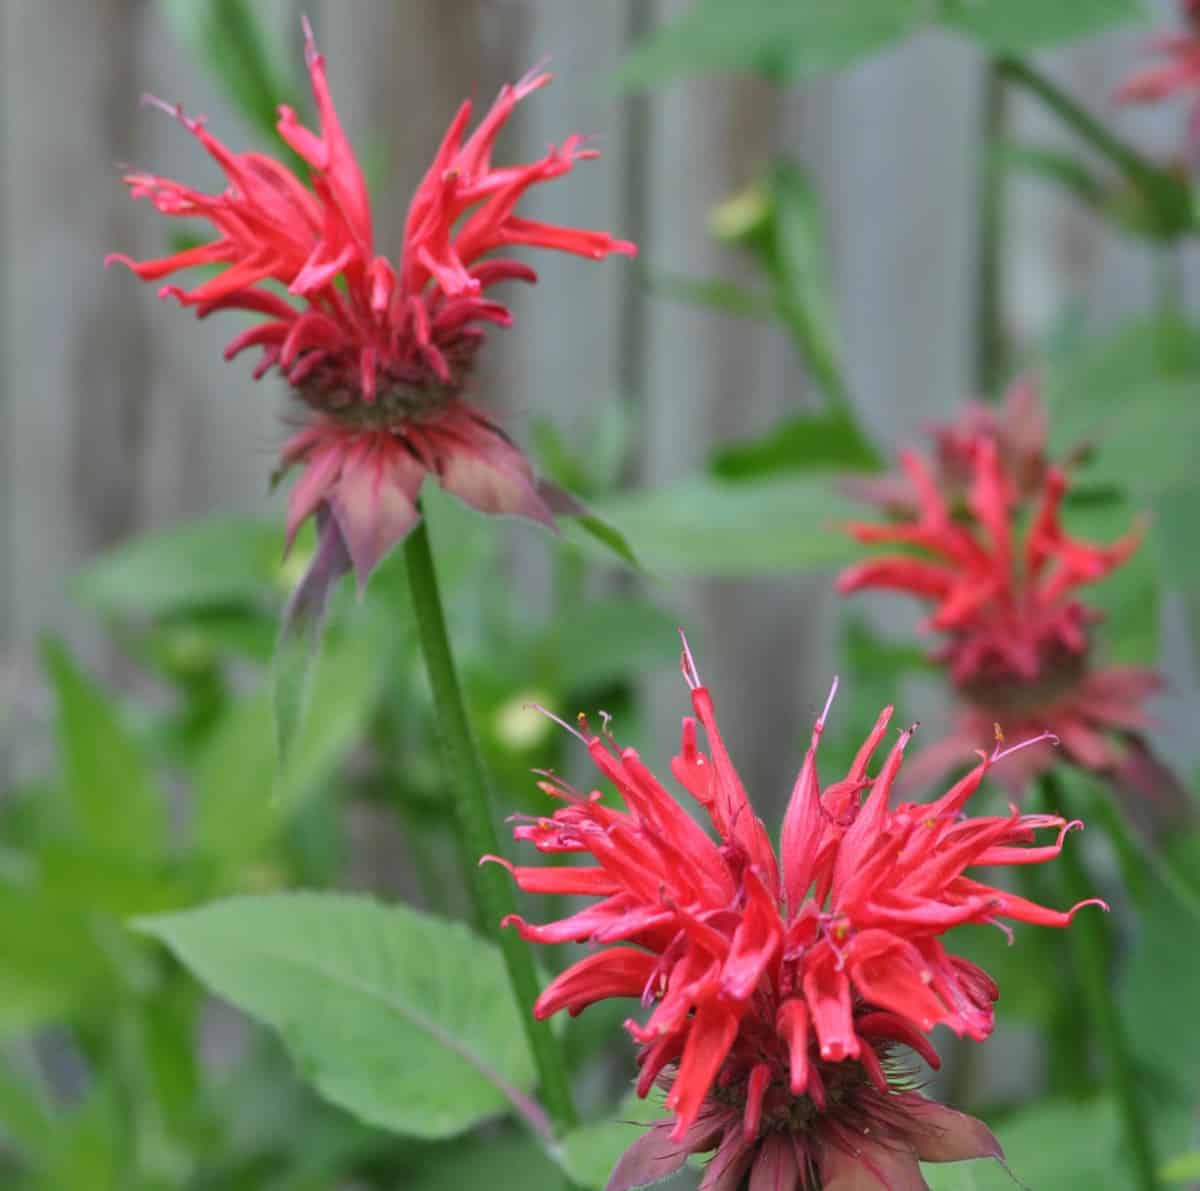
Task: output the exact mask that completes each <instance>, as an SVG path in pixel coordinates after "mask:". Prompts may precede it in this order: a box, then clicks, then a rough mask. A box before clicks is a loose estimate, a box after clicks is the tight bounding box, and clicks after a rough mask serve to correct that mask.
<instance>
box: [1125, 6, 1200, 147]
mask: <svg viewBox="0 0 1200 1191" xmlns="http://www.w3.org/2000/svg"><path fill="white" fill-rule="evenodd" d="M1180 8H1181V10H1182V15H1183V18H1184V20H1185V21H1186V22H1187V29H1186V31H1185V32H1182V33H1161V34H1158V35H1157V36H1156V37H1153V38H1151V39H1150V42H1149V48H1150V50H1152V51H1153V52H1155V53H1157V54H1161V55H1162V57H1163V59H1164V60H1163V61H1162V62H1161V63H1159V64H1157V65H1154V66H1146V67H1143V68H1142V69H1141V70H1137V71H1135V72H1134V73H1133V74H1131V75H1130V76H1129V77H1128V78H1127V79H1126V80H1125V81H1124V82H1123V83H1122V84H1121V85H1120V86H1119V87H1118V88H1117V90H1116V92H1115V93H1114V95H1113V98H1114V99H1115V100H1116V101H1117V102H1118V103H1159V102H1161V101H1162V100H1164V99H1169V98H1170V97H1171V96H1173V95H1181V94H1186V93H1188V92H1197V91H1200V0H1182V3H1181V5H1180ZM1188 139H1189V140H1190V141H1192V142H1193V143H1195V142H1196V141H1198V140H1200V98H1197V100H1196V101H1195V102H1194V103H1193V105H1192V111H1191V116H1190V118H1189V120H1188Z"/></svg>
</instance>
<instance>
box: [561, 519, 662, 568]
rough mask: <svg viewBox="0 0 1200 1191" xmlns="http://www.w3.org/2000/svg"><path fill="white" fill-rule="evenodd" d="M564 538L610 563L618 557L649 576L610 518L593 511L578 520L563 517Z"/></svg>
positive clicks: (627, 564)
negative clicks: (614, 557)
mask: <svg viewBox="0 0 1200 1191" xmlns="http://www.w3.org/2000/svg"><path fill="white" fill-rule="evenodd" d="M559 523H560V524H561V526H562V529H563V537H564V538H565V539H566V540H567V541H568V542H574V543H576V544H578V545H581V546H584V547H585V548H586V549H587V550H588V552H589V553H590V554H593V555H595V556H596V557H598V558H604V559H606V560H607V561H608V562H611V561H612V559H613V556H614V555H615V556H616V557H617V558H618V559H619V560H620V561H621V562H623V563H624V564H625V565H626V566H628V567H632V569H633V570H635V571H640V572H641V573H642V574H645V573H646V568H645V567H644V566H643V565H642V562H641V560H640V559H639V558H638V556H637V553H636V552H635V551H634V548H633V546H631V545H630V543H629V539H628V538H627V537H626V536H625V534H623V533H622V532H621V531H620V530H619V529H618V528H617V527H616V526H615V525H614V524H613V523H612V522H611V521H610V520H609V519H608V518H607V517H603V516H600V515H599V514H597V513H596V512H595V510H594V509H589V510H588V511H587V512H586V513H583V514H581V515H580V516H577V517H560V518H559Z"/></svg>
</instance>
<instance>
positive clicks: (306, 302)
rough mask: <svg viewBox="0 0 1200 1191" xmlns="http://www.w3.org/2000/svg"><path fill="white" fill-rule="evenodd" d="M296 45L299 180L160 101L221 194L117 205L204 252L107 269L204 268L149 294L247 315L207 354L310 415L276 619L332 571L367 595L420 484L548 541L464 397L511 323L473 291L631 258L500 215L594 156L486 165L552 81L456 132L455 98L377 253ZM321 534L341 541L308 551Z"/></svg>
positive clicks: (319, 595)
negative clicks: (221, 347)
mask: <svg viewBox="0 0 1200 1191" xmlns="http://www.w3.org/2000/svg"><path fill="white" fill-rule="evenodd" d="M304 35H305V60H306V63H307V66H308V73H309V80H310V82H311V85H312V91H313V97H314V100H315V103H316V109H317V115H318V119H319V129H318V130H317V131H313V130H311V129H308V128H306V127H304V125H302V124H301V123H300V121H299V118H298V116H297V115H296V113H295V112H294V111H292V110H291V109H290V108H287V107H284V106H281V107H280V108H279V119H278V123H277V128H278V131H279V135H280V138H281V139H282V140H283V141H284V142H285V143H286V144H287V145H288V146H289V147H290V148H291V149H292V150H293V151H294V152H295V153H296V154H297V155H298V156H299V157H300V158H301V159H302V160H303V161H304V163H305V164H306V166H307V167H308V174H309V182H308V184H307V185H306V184H305V183H304V182H302V181H301V180H300V179H299V178H298V177H296V175H295V174H293V173H292V171H291V170H290V169H289V168H288V167H287V166H286V165H284V164H283V163H282V162H279V161H275V160H273V159H272V158H270V157H267V156H265V155H263V154H260V153H234V152H232V151H231V150H230V149H228V148H226V146H225V145H224V144H223V143H222V142H221V141H219V140H217V138H216V137H214V136H212V135H211V134H210V133H209V132H208V131H207V130H206V128H205V126H204V121H203V120H202V119H193V118H189V117H187V116H185V115H184V114H183V111H182V110H181V109H179V108H170V107H168V106H167V105H160V106H163V107H166V109H167V110H168V111H170V112H171V113H172V114H173V115H175V117H176V118H177V119H178V120H179V122H180V123H181V124H182V125H183V127H184V128H185V129H187V131H188V132H190V133H191V134H192V135H193V136H194V137H195V138H196V139H197V140H198V141H199V142H200V144H201V146H202V147H203V148H204V149H205V150H206V152H207V153H208V154H209V155H210V156H211V157H212V158H213V159H214V160H215V161H216V162H217V164H218V165H219V166H220V167H221V169H222V170H223V172H224V174H225V177H226V180H227V185H226V188H225V190H224V191H222V192H221V193H219V194H205V193H203V192H201V191H198V190H194V189H192V188H190V187H188V186H185V185H184V184H183V183H180V182H175V181H173V180H171V179H169V178H163V177H159V176H158V175H155V174H149V173H143V172H137V171H135V172H131V173H129V174H127V175H126V176H125V181H126V183H127V184H128V186H129V189H130V193H131V194H132V196H133V197H134V198H149V199H150V201H151V202H152V203H153V204H154V206H155V207H156V208H157V209H158V210H159V211H160V212H161V213H162V214H164V215H169V216H174V217H185V218H199V219H206V220H208V221H209V222H210V223H211V224H212V225H213V228H214V229H215V231H216V238H215V239H214V240H212V241H211V242H210V243H208V244H204V245H201V246H199V247H196V248H191V249H188V250H186V251H184V252H179V253H176V254H174V255H172V256H168V257H163V258H161V259H159V260H150V261H140V262H139V261H133V260H131V259H130V258H129V257H127V256H124V255H121V254H116V253H114V254H113V255H112V256H110V257H109V258H108V260H109V261H110V262H111V261H114V260H115V261H120V262H121V263H123V264H125V265H128V266H129V268H130V269H132V270H133V272H134V273H136V274H137V276H138V277H140V278H141V279H142V280H144V281H152V280H158V279H160V278H163V277H167V276H170V275H172V274H174V273H176V272H179V271H181V270H184V269H187V268H191V267H193V266H196V265H210V266H211V265H217V266H221V271H220V272H218V273H217V274H216V276H213V277H209V278H207V279H206V280H203V281H201V283H200V284H199V285H197V286H196V287H195V288H194V289H190V290H189V289H184V288H182V287H180V286H176V285H167V286H164V287H162V288H161V289H160V291H159V293H160V296H163V297H173V298H175V299H176V300H177V301H178V302H179V303H180V304H181V305H183V306H191V307H194V308H195V310H196V313H197V315H198V316H199V317H201V318H203V317H206V316H207V315H208V314H211V313H212V312H213V311H215V310H243V311H249V312H251V313H253V314H256V315H259V316H261V317H262V318H263V319H264V320H265V321H263V322H260V323H258V324H256V325H254V326H252V327H250V328H248V329H247V330H245V331H243V332H241V333H240V334H238V335H236V336H235V337H234V338H233V340H231V342H230V344H229V346H228V347H227V349H226V352H225V356H226V358H227V359H232V358H233V357H234V356H236V355H238V354H240V353H241V352H243V351H245V350H247V349H249V348H257V349H258V350H259V352H260V353H261V354H260V358H259V362H258V365H257V367H256V368H255V370H254V376H255V379H257V378H259V377H261V376H263V375H265V374H266V373H267V372H269V371H270V370H271V369H276V370H278V371H279V372H280V373H281V374H282V375H283V376H284V378H285V379H286V380H287V382H288V383H289V385H290V386H291V388H292V390H293V392H294V394H295V395H296V397H297V398H298V399H299V400H300V401H301V402H302V403H303V405H304V406H305V407H306V410H307V412H308V423H307V425H305V426H304V428H303V429H301V430H300V431H298V432H297V433H296V434H294V435H293V436H292V437H291V439H289V441H288V442H287V444H286V445H285V446H284V448H283V454H282V464H283V468H284V470H286V469H288V468H292V467H298V468H301V469H302V472H301V475H300V478H299V480H298V481H297V483H296V484H295V486H294V488H293V489H292V493H291V497H290V500H289V505H288V543H289V545H290V543H291V540H292V538H293V537H294V536H295V533H296V531H297V529H298V528H299V527H300V525H301V524H302V523H303V522H304V521H306V520H307V519H308V518H309V517H311V516H313V515H314V514H318V515H319V514H322V513H325V514H328V515H319V516H318V521H319V524H320V531H319V532H320V535H321V538H322V548H321V549H320V550H319V551H318V554H317V557H316V558H315V559H314V562H313V565H312V567H311V568H310V570H309V572H308V574H307V575H306V576H305V579H304V580H303V581H302V583H301V587H300V589H298V591H297V593H296V595H295V596H294V597H293V604H292V611H293V612H294V611H295V610H296V609H297V608H300V607H304V608H309V607H315V606H319V605H320V604H322V603H323V601H324V596H325V593H326V590H327V588H328V586H329V584H330V583H332V582H333V580H334V579H336V577H337V575H338V574H340V573H341V571H342V570H344V569H347V568H348V567H349V566H353V568H354V570H355V571H356V573H357V576H358V581H359V585H360V587H361V585H362V584H363V583H365V581H366V579H367V577H368V576H369V575H370V573H371V571H372V570H373V569H374V568H375V566H376V565H377V564H378V562H379V560H380V559H381V558H382V557H383V555H384V554H385V553H387V551H388V550H389V549H390V548H391V547H392V546H393V545H394V544H395V543H396V542H398V541H399V540H401V539H402V538H403V537H404V536H405V535H406V534H407V533H408V532H409V531H410V530H411V529H412V528H413V526H414V525H415V524H416V523H417V521H418V519H419V517H420V511H419V506H418V504H417V498H418V496H419V494H420V490H421V486H422V484H423V483H424V481H425V478H426V476H430V475H431V476H433V478H434V479H435V480H436V481H437V482H438V483H439V484H440V485H441V486H442V487H443V488H445V489H446V490H447V491H448V492H452V493H453V494H454V495H456V496H457V497H459V498H460V499H461V500H463V501H464V502H465V503H467V504H468V505H471V506H472V507H473V508H475V509H478V510H480V511H481V512H486V513H507V514H513V515H516V516H521V517H527V518H531V519H533V520H535V521H540V522H543V523H544V524H546V525H549V526H553V524H554V511H553V509H552V507H551V503H552V502H551V503H548V501H549V499H550V497H551V496H552V495H553V494H552V493H551V492H550V491H549V490H548V489H546V488H545V487H543V486H542V485H539V483H538V481H537V480H536V478H535V477H534V474H533V471H532V469H531V468H530V466H529V461H528V460H527V459H526V457H525V455H524V454H523V453H522V452H521V451H520V450H518V449H517V448H516V447H515V446H513V445H512V443H511V442H510V441H509V440H508V438H507V436H506V435H505V434H504V432H503V431H502V430H501V429H500V428H499V427H498V426H497V425H496V424H495V423H494V422H493V421H492V420H490V419H489V418H488V417H486V416H485V415H484V414H482V413H480V412H479V411H478V410H476V409H475V408H474V407H473V406H471V405H470V404H468V403H467V402H466V401H465V400H464V391H465V389H466V386H467V382H468V380H469V377H470V373H471V369H472V366H473V364H474V360H475V356H476V353H477V351H478V350H479V347H480V345H481V344H482V342H483V340H484V337H485V330H484V328H485V327H486V326H487V325H488V324H494V325H497V326H508V325H509V324H510V323H511V322H512V316H511V314H510V313H509V311H508V309H507V308H506V307H505V306H503V305H502V304H501V303H499V302H497V301H495V300H494V299H492V298H489V297H486V296H485V291H487V290H488V289H489V288H490V287H491V286H493V285H495V284H497V283H498V282H502V281H514V280H516V281H527V282H532V281H535V280H536V279H537V275H536V274H535V273H534V272H533V270H532V269H530V268H529V267H528V266H527V265H525V264H522V263H520V262H518V261H514V260H510V259H507V258H505V257H495V256H488V255H487V254H489V253H492V252H494V251H495V250H497V249H505V248H508V247H509V246H513V245H529V246H534V247H541V248H549V249H553V250H555V251H559V252H570V253H574V254H576V255H579V256H583V257H586V258H588V259H591V260H598V259H600V258H602V257H605V256H607V255H609V254H610V253H624V254H626V255H630V256H632V255H633V254H634V253H635V251H636V249H635V247H634V245H632V244H630V243H628V242H627V241H624V240H617V239H614V238H613V237H612V236H609V235H608V234H607V233H605V232H594V231H586V230H582V229H578V228H567V227H553V226H550V225H548V224H542V223H536V222H533V221H530V220H526V219H522V218H520V217H519V216H517V215H516V214H515V209H516V207H517V204H518V203H519V201H520V199H521V198H522V197H523V196H524V194H525V193H526V191H528V190H529V189H530V188H531V187H533V186H536V185H538V184H540V183H542V182H547V181H550V180H552V179H554V178H558V177H562V176H563V175H564V174H568V173H570V171H571V170H572V169H573V168H574V166H575V164H576V163H577V162H579V161H582V160H586V159H588V158H591V157H595V156H596V155H597V154H596V153H595V152H594V151H593V150H591V149H587V148H584V147H583V143H582V141H581V139H580V138H579V137H578V136H570V137H568V138H567V139H566V140H565V141H564V142H563V143H562V144H561V145H559V146H551V147H550V149H549V150H548V151H547V153H546V155H545V156H544V157H542V158H540V159H538V160H536V161H532V162H528V163H525V164H522V165H514V166H494V165H493V164H492V151H493V148H494V144H495V140H496V137H497V135H498V134H499V132H500V130H501V129H502V128H503V126H504V124H505V123H506V122H507V121H508V119H509V117H510V116H511V115H512V113H513V110H514V109H515V108H516V106H517V104H518V103H520V101H521V100H522V99H524V98H526V97H527V96H528V95H530V94H532V93H533V92H534V91H537V90H540V89H541V88H542V87H544V86H546V84H548V83H549V82H550V79H551V76H550V75H549V74H546V73H542V72H534V73H530V74H528V75H526V76H525V78H523V79H521V80H520V81H519V82H518V83H516V84H515V85H513V86H506V87H504V88H503V89H502V90H501V92H500V95H499V96H498V97H497V99H496V101H495V103H494V104H493V105H492V107H491V110H490V111H489V112H488V113H487V114H486V115H485V116H484V118H483V119H482V120H481V121H480V123H479V125H478V127H477V128H476V129H475V131H474V132H473V133H472V134H471V135H470V136H466V131H467V126H468V124H469V122H470V117H471V103H470V102H469V101H468V102H466V103H464V104H463V105H462V107H461V108H460V109H459V111H458V114H457V115H456V116H455V118H454V120H453V122H452V123H451V125H450V128H449V129H448V130H447V132H446V135H445V138H444V139H443V141H442V144H441V146H440V147H439V149H438V151H437V153H436V155H435V157H434V160H433V163H432V165H431V166H430V168H429V170H428V171H427V173H426V174H425V177H424V178H423V179H422V180H421V183H420V185H419V186H418V187H417V190H416V193H415V194H414V196H413V199H412V203H411V204H410V206H409V211H408V218H407V220H406V222H405V230H404V240H403V244H402V247H401V252H400V257H399V260H398V261H395V262H393V261H391V260H389V259H388V258H386V257H384V256H379V255H376V250H375V245H374V234H373V228H372V219H371V202H370V196H369V194H368V192H367V186H366V181H365V179H364V177H363V173H362V170H361V169H360V168H359V165H358V161H357V159H356V157H355V154H354V150H353V149H352V147H351V145H350V142H349V140H348V139H347V137H346V135H345V133H344V131H343V130H342V127H341V124H340V122H339V120H338V116H337V110H336V108H335V106H334V103H333V98H332V95H331V93H330V90H329V84H328V80H327V78H326V73H325V59H324V58H323V56H322V55H321V54H320V53H318V51H317V48H316V44H315V42H314V40H313V36H312V30H311V28H309V26H308V23H307V22H305V23H304ZM464 137H465V139H464ZM106 263H107V262H106ZM271 285H274V286H279V287H282V289H283V291H284V292H285V293H286V295H287V297H284V296H281V295H280V294H279V293H278V292H276V291H275V290H274V289H270V288H267V287H268V286H271ZM327 539H328V540H330V541H332V540H333V539H338V540H339V541H338V543H336V544H332V545H325V542H326V540H327Z"/></svg>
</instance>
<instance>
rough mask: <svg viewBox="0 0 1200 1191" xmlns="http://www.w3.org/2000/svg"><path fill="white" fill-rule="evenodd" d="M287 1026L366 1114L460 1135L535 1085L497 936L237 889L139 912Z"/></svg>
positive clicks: (340, 1093)
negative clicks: (188, 907)
mask: <svg viewBox="0 0 1200 1191" xmlns="http://www.w3.org/2000/svg"><path fill="white" fill-rule="evenodd" d="M140 925H141V926H142V928H143V929H144V930H145V931H146V932H147V933H149V934H152V935H154V936H156V937H157V938H159V939H161V940H162V941H163V942H164V943H166V944H167V945H168V946H169V947H170V948H171V949H172V950H173V951H174V952H175V954H176V955H177V956H178V957H179V959H180V960H182V961H183V963H185V964H186V965H187V966H188V967H190V968H191V969H192V971H193V972H195V974H196V975H197V976H199V977H200V979H202V980H203V981H204V982H205V983H206V984H208V985H209V986H210V987H211V988H212V989H213V990H214V991H215V992H216V993H218V994H219V995H220V996H222V997H224V998H226V999H227V1000H229V1001H232V1002H233V1003H234V1004H235V1005H237V1006H238V1007H239V1008H241V1009H242V1010H244V1011H245V1012H247V1013H249V1014H250V1015H251V1016H253V1017H255V1018H257V1019H258V1020H260V1021H262V1022H264V1023H266V1024H268V1025H270V1026H272V1027H274V1028H275V1029H277V1030H279V1031H280V1033H281V1034H282V1035H283V1037H284V1040H285V1041H286V1042H287V1044H288V1046H289V1048H290V1049H291V1051H292V1053H293V1054H294V1056H295V1058H296V1061H297V1064H298V1067H299V1069H300V1071H301V1072H302V1073H303V1074H304V1075H305V1077H306V1078H307V1079H308V1080H309V1081H310V1082H311V1083H312V1084H313V1085H314V1086H315V1087H316V1088H317V1090H318V1091H319V1092H321V1094H322V1095H323V1096H325V1097H326V1098H328V1099H329V1100H332V1101H333V1102H334V1103H335V1104H339V1105H341V1106H342V1107H343V1108H346V1109H348V1110H349V1111H351V1112H353V1113H355V1114H356V1115H357V1116H359V1117H360V1118H361V1119H363V1120H364V1121H367V1122H369V1123H371V1124H374V1125H378V1126H380V1127H382V1128H385V1129H391V1130H393V1131H395V1132H397V1133H404V1134H409V1135H412V1136H417V1137H426V1138H439V1137H451V1136H454V1135H456V1134H458V1133H461V1132H463V1131H464V1130H466V1129H469V1128H470V1127H471V1126H472V1125H474V1124H476V1123H478V1122H479V1121H481V1120H484V1119H486V1118H488V1117H491V1116H495V1115H497V1114H498V1113H501V1112H503V1111H504V1110H505V1109H506V1108H508V1107H509V1105H510V1103H511V1099H510V1098H511V1096H512V1095H513V1094H514V1092H515V1091H519V1092H527V1091H528V1089H529V1087H530V1086H531V1084H532V1083H533V1066H532V1063H531V1060H530V1057H529V1053H528V1050H527V1048H526V1044H525V1037H524V1034H523V1032H522V1029H521V1024H520V1020H519V1018H518V1015H517V1009H516V1006H515V1005H514V1003H513V999H512V994H511V992H510V991H509V987H508V983H507V980H506V979H505V975H504V970H503V967H502V964H501V960H500V957H499V954H498V952H497V950H496V949H495V948H494V947H493V946H492V945H491V944H490V943H487V942H485V941H484V940H482V939H479V938H478V937H476V936H475V935H473V934H472V933H471V932H470V931H469V930H467V929H466V927H464V926H461V925H459V924H456V923H448V922H444V921H442V920H440V919H437V918H434V917H432V916H430V915H424V914H420V913H417V912H416V911H414V910H410V909H408V908H406V907H403V906H395V907H385V906H382V905H380V904H378V903H377V902H373V901H370V900H368V899H365V898H358V897H347V896H341V895H334V894H325V895H321V894H310V893H292V894H278V895H274V896H271V897H261V898H235V899H231V900H229V901H224V902H217V903H214V904H212V905H208V906H205V907H202V908H200V909H198V910H192V911H188V912H185V913H181V914H167V915H160V916H158V917H156V918H150V919H144V920H142V922H141V923H140Z"/></svg>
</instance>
